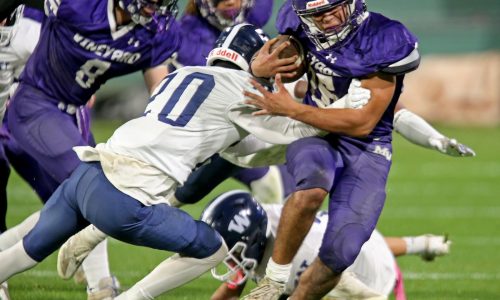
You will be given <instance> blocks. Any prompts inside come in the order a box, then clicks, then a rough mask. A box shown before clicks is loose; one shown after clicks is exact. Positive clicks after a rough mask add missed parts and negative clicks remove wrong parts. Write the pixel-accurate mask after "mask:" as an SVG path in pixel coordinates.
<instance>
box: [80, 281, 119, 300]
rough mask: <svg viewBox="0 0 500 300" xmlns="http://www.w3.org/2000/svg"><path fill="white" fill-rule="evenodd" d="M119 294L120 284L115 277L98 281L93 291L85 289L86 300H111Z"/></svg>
mask: <svg viewBox="0 0 500 300" xmlns="http://www.w3.org/2000/svg"><path fill="white" fill-rule="evenodd" d="M119 294H120V282H119V281H118V279H116V277H115V276H111V277H106V278H103V279H101V280H99V286H98V287H97V288H95V289H87V300H112V299H113V298H115V297H116V296H118V295H119Z"/></svg>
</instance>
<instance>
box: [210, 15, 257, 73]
mask: <svg viewBox="0 0 500 300" xmlns="http://www.w3.org/2000/svg"><path fill="white" fill-rule="evenodd" d="M266 40H267V37H266V36H265V35H264V34H263V31H262V30H261V29H260V28H258V27H256V26H255V25H252V24H247V23H244V24H238V25H235V26H232V27H228V28H226V29H224V31H222V33H221V34H220V36H219V38H218V39H217V41H216V42H215V47H214V49H212V51H210V53H209V54H208V57H207V66H213V65H214V63H215V62H216V61H218V60H223V61H228V62H231V63H233V64H235V65H237V66H238V67H240V69H242V70H244V71H248V70H249V69H250V61H251V59H252V57H253V55H254V54H255V53H256V52H257V51H258V50H259V49H260V48H261V47H262V46H263V45H264V43H265V42H266Z"/></svg>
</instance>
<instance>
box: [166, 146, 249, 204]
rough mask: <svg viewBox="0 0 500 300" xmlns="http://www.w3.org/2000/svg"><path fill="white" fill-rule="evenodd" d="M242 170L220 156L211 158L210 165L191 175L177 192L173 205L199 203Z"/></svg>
mask: <svg viewBox="0 0 500 300" xmlns="http://www.w3.org/2000/svg"><path fill="white" fill-rule="evenodd" d="M241 169H242V168H241V167H238V166H236V165H234V164H232V163H230V162H228V161H227V160H225V159H223V158H221V157H220V156H219V155H218V154H216V155H214V156H212V157H211V158H210V163H208V164H206V165H203V166H201V167H199V168H198V169H196V170H195V171H194V172H193V173H191V174H190V175H189V177H188V179H187V181H186V182H185V183H184V184H183V185H182V186H181V187H179V188H177V190H176V191H175V199H176V201H173V203H172V204H174V206H176V207H179V206H181V205H183V204H193V203H197V202H198V201H200V200H201V199H203V197H205V196H206V195H207V194H208V193H210V192H211V191H212V190H213V189H214V188H215V187H216V186H218V185H219V184H220V183H221V182H223V181H224V180H226V179H227V178H229V177H231V176H233V175H234V174H236V173H237V172H238V171H240V170H241Z"/></svg>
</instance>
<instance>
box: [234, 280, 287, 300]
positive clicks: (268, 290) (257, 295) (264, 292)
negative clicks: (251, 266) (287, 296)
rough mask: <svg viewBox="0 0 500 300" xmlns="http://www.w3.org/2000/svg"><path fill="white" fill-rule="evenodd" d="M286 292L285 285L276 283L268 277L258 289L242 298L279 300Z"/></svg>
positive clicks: (260, 283) (249, 299) (245, 299)
mask: <svg viewBox="0 0 500 300" xmlns="http://www.w3.org/2000/svg"><path fill="white" fill-rule="evenodd" d="M284 291H285V283H284V282H278V281H274V280H272V279H269V278H268V277H264V279H262V280H261V281H259V284H257V287H256V288H254V289H253V290H252V291H250V294H248V295H246V296H245V297H243V298H242V300H257V299H258V300H278V299H279V297H280V296H281V294H283V292H284Z"/></svg>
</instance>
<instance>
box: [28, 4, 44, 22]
mask: <svg viewBox="0 0 500 300" xmlns="http://www.w3.org/2000/svg"><path fill="white" fill-rule="evenodd" d="M23 17H25V18H29V19H32V20H33V21H36V22H39V23H42V20H43V18H44V17H45V15H44V14H43V11H41V10H38V9H36V8H32V7H29V6H25V7H24V9H23Z"/></svg>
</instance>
